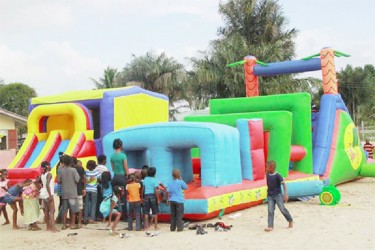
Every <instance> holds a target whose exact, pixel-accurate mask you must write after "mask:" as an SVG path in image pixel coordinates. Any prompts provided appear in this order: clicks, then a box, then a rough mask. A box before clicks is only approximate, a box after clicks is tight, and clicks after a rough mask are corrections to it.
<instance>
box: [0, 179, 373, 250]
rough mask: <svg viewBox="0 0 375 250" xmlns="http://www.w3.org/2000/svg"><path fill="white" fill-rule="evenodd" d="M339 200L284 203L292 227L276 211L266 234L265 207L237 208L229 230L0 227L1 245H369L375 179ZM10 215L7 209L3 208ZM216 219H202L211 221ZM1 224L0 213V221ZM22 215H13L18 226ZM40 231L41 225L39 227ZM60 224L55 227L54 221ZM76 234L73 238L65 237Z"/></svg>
mask: <svg viewBox="0 0 375 250" xmlns="http://www.w3.org/2000/svg"><path fill="white" fill-rule="evenodd" d="M338 188H339V190H340V191H341V195H342V200H341V203H340V204H339V205H336V206H321V205H319V199H318V197H316V198H314V199H312V200H310V201H307V202H289V203H288V204H287V205H286V206H287V208H288V209H289V211H290V213H291V214H292V216H293V218H294V221H295V225H294V228H293V229H287V228H286V226H287V223H286V221H285V220H284V218H283V216H282V215H281V214H280V212H279V211H276V217H275V230H274V231H273V232H271V233H266V232H264V231H263V229H264V228H265V226H266V223H267V205H266V204H264V205H261V206H256V207H254V208H250V209H247V210H242V211H240V213H241V216H240V217H238V218H236V219H230V218H229V215H225V216H224V217H223V218H222V220H221V221H223V222H224V223H226V224H231V225H233V228H232V230H231V231H228V232H215V231H214V229H213V228H208V229H207V230H208V234H206V235H196V234H195V231H190V230H187V231H183V232H180V233H177V232H169V225H168V224H161V225H160V228H161V230H160V235H158V236H156V237H147V236H146V235H145V233H144V232H135V231H133V232H128V231H126V230H125V228H126V227H127V225H126V224H124V223H120V224H119V226H118V229H122V230H120V231H119V232H121V233H128V234H129V235H131V236H130V237H129V238H123V239H121V238H119V237H118V236H110V235H109V234H108V231H105V230H100V229H105V225H103V224H95V225H88V226H86V228H83V229H79V230H74V231H73V230H66V231H60V232H59V233H50V232H46V231H37V232H32V231H27V230H26V229H25V228H24V229H20V230H12V228H11V226H10V225H6V226H0V248H1V249H52V248H54V249H120V248H126V249H172V248H174V249H177V248H178V249H206V250H208V249H354V248H356V249H375V234H374V231H375V199H374V197H375V179H370V178H363V179H360V180H357V181H354V182H350V183H346V184H343V185H340V186H339V187H338ZM8 211H9V215H10V216H11V213H10V209H9V208H8ZM216 221H218V219H213V220H210V221H204V222H202V223H215V222H216ZM3 222H4V218H3V217H1V219H0V223H3ZM22 223H23V218H22V217H21V216H20V217H19V224H20V225H21V224H22ZM41 226H42V228H43V229H45V226H44V225H41ZM58 227H61V225H58ZM72 232H76V233H78V235H76V236H67V234H68V233H72Z"/></svg>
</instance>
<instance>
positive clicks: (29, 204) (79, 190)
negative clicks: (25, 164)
mask: <svg viewBox="0 0 375 250" xmlns="http://www.w3.org/2000/svg"><path fill="white" fill-rule="evenodd" d="M98 163H99V165H97V164H96V162H95V161H93V160H89V161H88V162H87V165H86V170H85V169H84V168H83V167H82V163H81V162H80V161H78V160H77V159H76V158H74V157H71V156H68V155H64V154H61V155H60V162H59V164H58V167H57V169H56V171H57V181H58V185H57V195H58V196H59V198H60V200H59V206H58V216H57V219H56V221H55V219H54V215H55V203H54V193H55V181H54V179H53V176H52V173H51V166H50V163H49V162H47V161H44V162H42V164H41V169H42V174H41V176H40V177H39V178H38V179H37V180H34V181H31V180H29V179H28V180H25V181H24V182H22V183H17V184H15V185H13V186H12V187H10V186H9V185H8V184H9V182H8V179H7V177H8V176H7V175H8V173H7V170H5V169H3V170H1V172H0V174H1V175H0V215H1V214H3V215H4V218H5V223H4V224H9V223H10V222H9V218H8V214H7V211H6V208H5V207H6V205H7V204H9V205H10V207H11V208H12V210H13V221H12V222H13V229H18V228H19V227H18V225H17V213H18V208H19V209H20V212H21V215H23V216H24V221H25V224H26V225H28V227H29V230H33V231H37V230H40V227H39V226H38V224H37V222H38V221H39V219H40V208H43V211H44V222H45V223H46V225H47V230H49V231H51V232H58V231H59V230H58V229H57V228H56V226H55V223H62V224H63V226H62V228H61V230H65V229H67V228H68V227H70V229H78V228H80V227H82V224H88V223H97V221H103V222H104V223H105V220H106V219H107V220H108V224H107V226H108V227H110V229H109V231H110V233H111V234H115V230H116V226H117V224H118V222H119V221H120V220H121V218H122V219H123V220H124V221H126V220H127V221H128V230H133V220H134V218H135V230H137V231H139V230H141V229H142V228H143V229H144V230H147V229H148V228H149V227H150V224H151V223H154V227H155V229H158V213H159V203H160V202H161V201H165V202H166V204H167V205H168V206H170V211H171V222H170V230H171V231H176V230H177V231H182V230H183V221H182V218H183V215H184V194H183V190H185V189H187V185H186V183H185V182H184V181H183V180H182V177H181V174H180V171H179V170H178V169H174V170H173V172H172V177H173V179H172V180H171V181H169V182H168V183H167V187H165V186H164V185H163V184H162V183H160V182H159V181H158V180H157V179H156V178H155V175H156V168H155V167H148V166H144V167H143V168H142V170H141V171H138V170H137V171H135V172H133V173H128V174H127V176H126V182H125V185H113V177H112V175H111V173H110V171H109V170H108V169H107V167H106V166H105V165H106V156H104V155H101V156H99V157H98ZM275 168H276V163H275V162H273V161H270V162H267V175H266V179H267V186H268V196H267V198H268V227H267V228H266V229H265V230H266V231H271V230H272V229H273V217H274V209H275V204H277V205H278V207H279V208H280V210H281V212H282V214H283V215H284V216H285V218H286V220H287V221H288V222H289V227H292V226H293V220H292V217H291V216H290V214H289V212H288V210H287V209H286V208H285V206H284V201H285V202H286V201H287V200H288V195H287V190H286V185H285V182H284V180H283V178H282V177H281V176H280V175H279V174H277V173H276V171H275ZM281 185H283V188H284V195H282V192H281ZM124 200H125V201H126V202H124ZM126 203H128V204H126ZM17 204H18V207H17ZM127 206H128V209H127V211H128V213H124V210H125V209H124V208H126V207H127ZM125 211H126V210H125ZM142 212H143V216H142ZM68 214H69V217H70V223H67V217H68Z"/></svg>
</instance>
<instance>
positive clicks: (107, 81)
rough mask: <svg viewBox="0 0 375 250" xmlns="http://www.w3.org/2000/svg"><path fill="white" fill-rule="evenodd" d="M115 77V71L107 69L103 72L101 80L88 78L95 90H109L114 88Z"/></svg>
mask: <svg viewBox="0 0 375 250" xmlns="http://www.w3.org/2000/svg"><path fill="white" fill-rule="evenodd" d="M116 76H117V69H114V68H111V67H109V66H108V67H107V68H106V69H105V70H104V74H103V78H100V79H99V81H98V80H95V79H93V78H90V79H91V80H92V81H93V82H94V84H95V86H96V88H97V89H110V88H115V87H116Z"/></svg>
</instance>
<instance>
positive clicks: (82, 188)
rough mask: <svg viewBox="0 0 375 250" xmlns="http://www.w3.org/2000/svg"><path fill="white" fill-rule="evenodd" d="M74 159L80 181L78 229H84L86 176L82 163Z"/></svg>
mask: <svg viewBox="0 0 375 250" xmlns="http://www.w3.org/2000/svg"><path fill="white" fill-rule="evenodd" d="M72 159H73V166H74V168H75V169H76V170H77V173H78V175H79V181H78V183H77V195H78V198H77V199H78V209H79V212H78V228H81V227H82V215H83V196H84V195H86V184H85V180H86V174H85V170H84V169H83V167H82V162H81V161H79V160H77V158H74V157H73V158H72Z"/></svg>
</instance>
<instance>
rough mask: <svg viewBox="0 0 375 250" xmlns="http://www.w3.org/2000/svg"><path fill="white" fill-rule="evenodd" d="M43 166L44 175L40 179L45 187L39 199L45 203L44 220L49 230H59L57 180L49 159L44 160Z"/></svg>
mask: <svg viewBox="0 0 375 250" xmlns="http://www.w3.org/2000/svg"><path fill="white" fill-rule="evenodd" d="M41 167H42V175H41V176H40V180H41V182H42V184H43V187H42V189H41V190H40V195H39V199H41V200H42V203H43V208H44V209H43V212H44V220H45V222H46V225H47V230H48V231H51V232H58V231H59V230H57V229H56V227H55V221H54V215H55V202H54V200H53V195H54V194H55V182H54V181H53V179H52V174H51V164H50V163H49V162H48V161H43V162H42V164H41Z"/></svg>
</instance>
